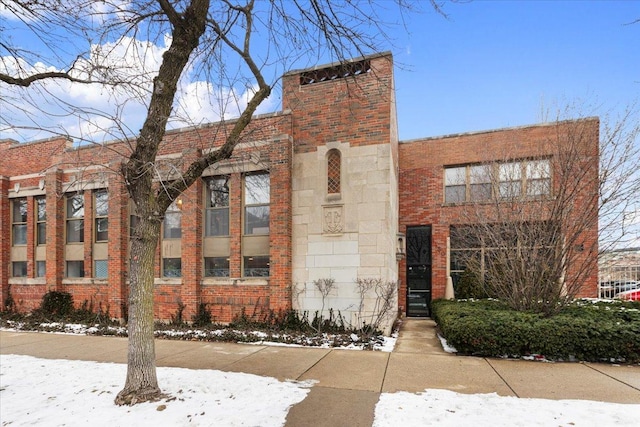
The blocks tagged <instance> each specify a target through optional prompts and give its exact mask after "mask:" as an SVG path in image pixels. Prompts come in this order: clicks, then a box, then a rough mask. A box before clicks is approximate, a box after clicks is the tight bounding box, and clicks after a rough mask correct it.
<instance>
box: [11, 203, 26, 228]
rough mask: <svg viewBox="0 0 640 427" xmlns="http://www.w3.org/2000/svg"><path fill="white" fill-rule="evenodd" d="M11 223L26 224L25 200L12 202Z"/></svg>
mask: <svg viewBox="0 0 640 427" xmlns="http://www.w3.org/2000/svg"><path fill="white" fill-rule="evenodd" d="M13 222H14V223H16V222H27V199H15V200H14V201H13Z"/></svg>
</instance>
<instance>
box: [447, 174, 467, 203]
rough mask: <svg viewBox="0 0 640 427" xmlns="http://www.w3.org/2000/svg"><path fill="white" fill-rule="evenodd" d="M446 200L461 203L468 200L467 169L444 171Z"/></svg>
mask: <svg viewBox="0 0 640 427" xmlns="http://www.w3.org/2000/svg"><path fill="white" fill-rule="evenodd" d="M444 182H445V184H444V185H445V187H444V200H445V202H447V203H459V202H464V201H466V200H467V167H466V166H461V167H456V168H447V169H445V171H444Z"/></svg>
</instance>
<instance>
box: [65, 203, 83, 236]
mask: <svg viewBox="0 0 640 427" xmlns="http://www.w3.org/2000/svg"><path fill="white" fill-rule="evenodd" d="M80 242H84V195H83V194H82V193H80V194H74V195H72V196H67V243H80Z"/></svg>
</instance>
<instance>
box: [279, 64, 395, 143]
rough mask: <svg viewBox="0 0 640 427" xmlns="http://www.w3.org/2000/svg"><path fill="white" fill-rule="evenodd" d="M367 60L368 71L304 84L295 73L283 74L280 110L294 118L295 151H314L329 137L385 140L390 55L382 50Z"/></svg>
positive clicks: (390, 84)
mask: <svg viewBox="0 0 640 427" xmlns="http://www.w3.org/2000/svg"><path fill="white" fill-rule="evenodd" d="M370 62H371V71H370V72H369V73H365V74H360V75H357V76H355V77H347V78H342V79H336V80H328V81H323V82H318V83H313V84H308V85H300V74H299V73H291V74H287V75H285V76H284V78H283V83H282V85H283V96H282V108H283V109H284V110H285V111H286V110H291V112H292V115H293V117H294V119H293V137H294V141H295V152H296V153H306V152H311V151H315V149H316V147H318V146H320V145H324V144H326V143H327V142H331V141H341V142H349V143H350V144H351V145H352V146H359V145H370V144H389V142H390V135H391V123H392V117H391V114H392V105H391V99H392V96H393V93H392V91H393V59H392V57H391V55H390V54H384V55H380V56H375V57H371V58H370ZM393 119H394V120H395V117H394V118H393Z"/></svg>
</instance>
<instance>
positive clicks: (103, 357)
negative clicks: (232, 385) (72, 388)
mask: <svg viewBox="0 0 640 427" xmlns="http://www.w3.org/2000/svg"><path fill="white" fill-rule="evenodd" d="M439 346H440V344H439V342H438V339H437V337H436V335H435V325H434V324H433V322H432V321H430V320H414V319H409V320H405V322H404V323H403V325H402V328H401V330H400V336H399V338H398V343H397V345H396V349H395V350H394V351H393V352H392V353H382V352H370V351H348V350H330V349H317V348H294V347H270V346H263V345H246V344H230V343H212V342H191V341H168V340H157V341H156V355H157V365H158V366H169V367H183V368H191V369H218V370H223V371H232V372H246V373H250V374H256V375H264V376H270V377H274V378H278V379H280V380H286V379H295V380H315V381H316V383H315V385H314V386H313V387H312V388H311V391H310V393H309V394H308V395H307V398H306V399H305V400H303V401H302V402H300V403H299V404H297V405H295V406H294V407H292V408H291V410H290V411H289V415H288V417H287V424H286V425H287V426H288V427H297V426H309V425H314V426H320V427H322V426H332V427H333V426H342V425H348V426H371V424H372V422H373V416H374V409H375V405H376V403H377V401H378V398H379V396H380V393H394V392H398V391H408V392H421V391H424V390H425V389H427V388H436V389H447V390H452V391H456V392H459V393H497V394H499V395H502V396H518V397H523V398H530V397H535V398H543V399H586V400H597V401H603V402H618V403H636V404H640V366H616V365H606V364H592V363H541V362H529V361H521V360H501V359H484V358H478V357H462V356H456V355H452V354H449V353H445V352H443V351H442V349H441V348H439ZM126 352H127V340H126V339H124V338H114V337H92V336H79V335H59V334H46V333H34V332H11V331H0V354H23V355H30V356H35V357H41V358H48V359H76V360H92V361H97V362H116V363H126V358H127V354H126Z"/></svg>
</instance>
